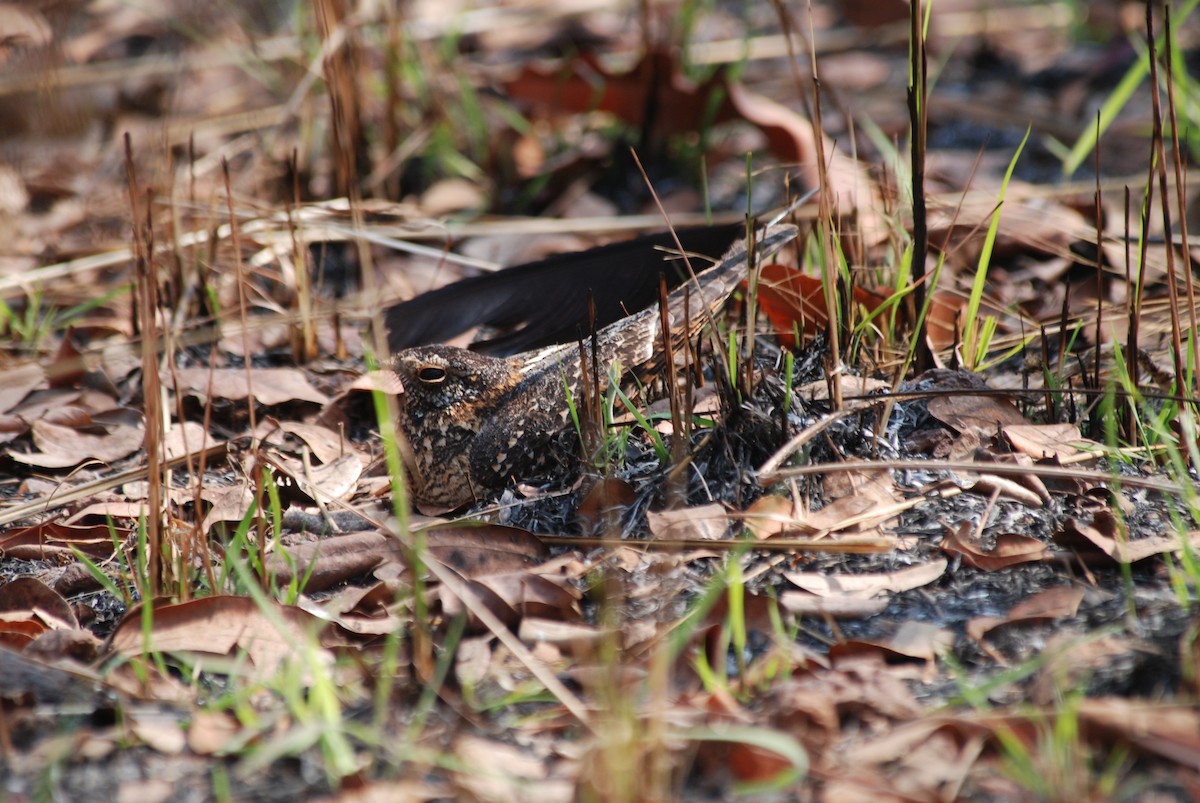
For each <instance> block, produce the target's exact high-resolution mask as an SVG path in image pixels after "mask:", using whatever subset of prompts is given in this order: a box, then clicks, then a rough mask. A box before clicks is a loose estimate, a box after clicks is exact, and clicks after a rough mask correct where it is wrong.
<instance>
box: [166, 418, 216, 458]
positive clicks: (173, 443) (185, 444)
mask: <svg viewBox="0 0 1200 803" xmlns="http://www.w3.org/2000/svg"><path fill="white" fill-rule="evenodd" d="M221 443H223V441H221V440H219V439H218V438H214V437H213V436H212V435H210V434H209V433H207V432H205V431H204V427H203V426H201V425H200V424H198V423H196V422H195V421H184V422H183V423H181V424H175V425H174V426H172V427H171V429H170V430H168V431H167V436H166V437H165V438H164V439H163V450H164V455H165V457H166V459H167V460H173V459H175V458H176V457H183V456H184V455H187V454H197V453H199V452H202V451H204V450H206V449H211V448H213V447H214V446H219V445H221Z"/></svg>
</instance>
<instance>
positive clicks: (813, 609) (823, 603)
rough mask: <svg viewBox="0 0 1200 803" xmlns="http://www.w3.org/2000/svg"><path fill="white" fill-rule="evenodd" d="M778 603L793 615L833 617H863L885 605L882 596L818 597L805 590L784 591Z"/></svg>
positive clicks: (870, 614) (873, 613) (885, 601)
mask: <svg viewBox="0 0 1200 803" xmlns="http://www.w3.org/2000/svg"><path fill="white" fill-rule="evenodd" d="M779 604H780V605H782V606H783V609H784V610H785V611H787V612H788V613H790V614H792V615H793V616H832V617H833V618H834V619H865V618H866V617H868V616H874V615H875V614H877V613H879V612H880V611H882V610H883V609H884V608H886V607H887V605H888V601H887V600H886V599H884V598H882V597H879V598H877V599H862V598H852V597H832V598H826V597H819V596H817V595H816V594H810V593H808V592H807V591H784V592H783V593H782V594H780V595H779Z"/></svg>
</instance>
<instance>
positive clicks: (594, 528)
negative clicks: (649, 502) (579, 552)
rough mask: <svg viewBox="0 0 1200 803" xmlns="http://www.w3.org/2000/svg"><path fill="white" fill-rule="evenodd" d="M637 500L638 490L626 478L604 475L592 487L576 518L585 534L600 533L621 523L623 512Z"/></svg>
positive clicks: (576, 513)
mask: <svg viewBox="0 0 1200 803" xmlns="http://www.w3.org/2000/svg"><path fill="white" fill-rule="evenodd" d="M636 500H637V492H636V491H634V489H633V486H632V485H630V484H629V483H628V482H626V481H625V480H620V479H617V478H615V477H604V478H602V479H601V480H600V481H599V482H597V483H596V484H595V485H593V486H592V487H591V489H590V490H589V491H588V492H587V495H586V496H584V497H583V501H582V502H580V503H579V507H578V508H577V509H576V510H575V519H576V521H577V522H579V528H580V530H581V532H582V533H583V534H584V535H600V534H602V533H604V532H605V531H608V530H612V529H616V528H618V527H619V525H620V521H621V518H620V517H621V514H622V513H623V512H624V511H625V510H627V509H628V508H629V506H630V505H632V504H633V503H634V502H635V501H636Z"/></svg>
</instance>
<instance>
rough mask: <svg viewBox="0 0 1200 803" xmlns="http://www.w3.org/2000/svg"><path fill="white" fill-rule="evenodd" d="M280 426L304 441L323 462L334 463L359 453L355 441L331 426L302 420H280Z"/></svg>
mask: <svg viewBox="0 0 1200 803" xmlns="http://www.w3.org/2000/svg"><path fill="white" fill-rule="evenodd" d="M279 428H280V429H281V430H283V431H284V432H286V433H288V434H290V435H295V436H296V437H297V438H300V440H302V441H304V444H305V445H306V446H307V447H308V448H309V449H310V450H312V453H313V456H314V457H316V458H317V460H318V461H320V462H322V463H332V462H334V461H335V460H339V459H341V458H344V457H346V456H347V455H357V454H359V451H358V448H357V447H355V446H354V444H353V443H351V442H350V441H349V440H347V439H346V438H345V437H344V436H342V435H339V434H338V433H337V432H335V431H334V430H332V429H330V428H329V427H323V426H320V425H318V424H305V423H302V422H300V421H280V422H279Z"/></svg>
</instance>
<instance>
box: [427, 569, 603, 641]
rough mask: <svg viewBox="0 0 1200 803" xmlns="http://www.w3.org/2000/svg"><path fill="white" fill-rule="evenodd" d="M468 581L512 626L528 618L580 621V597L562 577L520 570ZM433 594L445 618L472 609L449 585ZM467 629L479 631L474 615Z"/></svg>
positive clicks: (489, 606)
mask: <svg viewBox="0 0 1200 803" xmlns="http://www.w3.org/2000/svg"><path fill="white" fill-rule="evenodd" d="M464 582H465V583H466V584H467V587H468V588H469V589H470V590H471V591H472V592H474V594H475V596H476V597H477V598H478V600H479V602H480V603H482V604H483V605H484V606H486V607H487V608H488V609H489V610H490V611H491V612H492V613H493V614H495V616H496V617H497V618H498V619H500V621H502V622H504V623H505V624H506V625H508V626H510V627H511V626H513V625H515V624H517V623H518V622H520V621H521V619H523V618H524V617H526V616H534V617H539V618H544V619H576V618H578V617H579V616H580V610H579V597H580V594H579V592H578V591H577V590H576V589H575V587H574V586H572V585H571V584H570V583H569V582H568V581H566V580H565V579H563V578H561V577H557V576H542V575H539V574H533V573H531V572H529V571H519V572H507V573H504V574H495V575H489V576H486V577H480V578H477V579H469V578H464ZM433 593H434V595H435V597H436V598H437V599H438V600H439V601H440V603H441V608H442V614H443V616H444V617H446V618H448V619H449V618H453V617H455V616H458V615H460V614H462V613H468V614H469V609H468V607H467V606H466V605H464V604H463V602H462V600H460V599H459V598H458V596H457V595H456V594H455V593H454V592H452V591H450V589H448V588H446V587H445V586H438V587H437V588H436V589H434V592H433ZM467 626H468V629H469V630H470V631H471V632H479V628H480V624H479V622H478V621H476V620H475V617H474V616H468V620H467Z"/></svg>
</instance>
